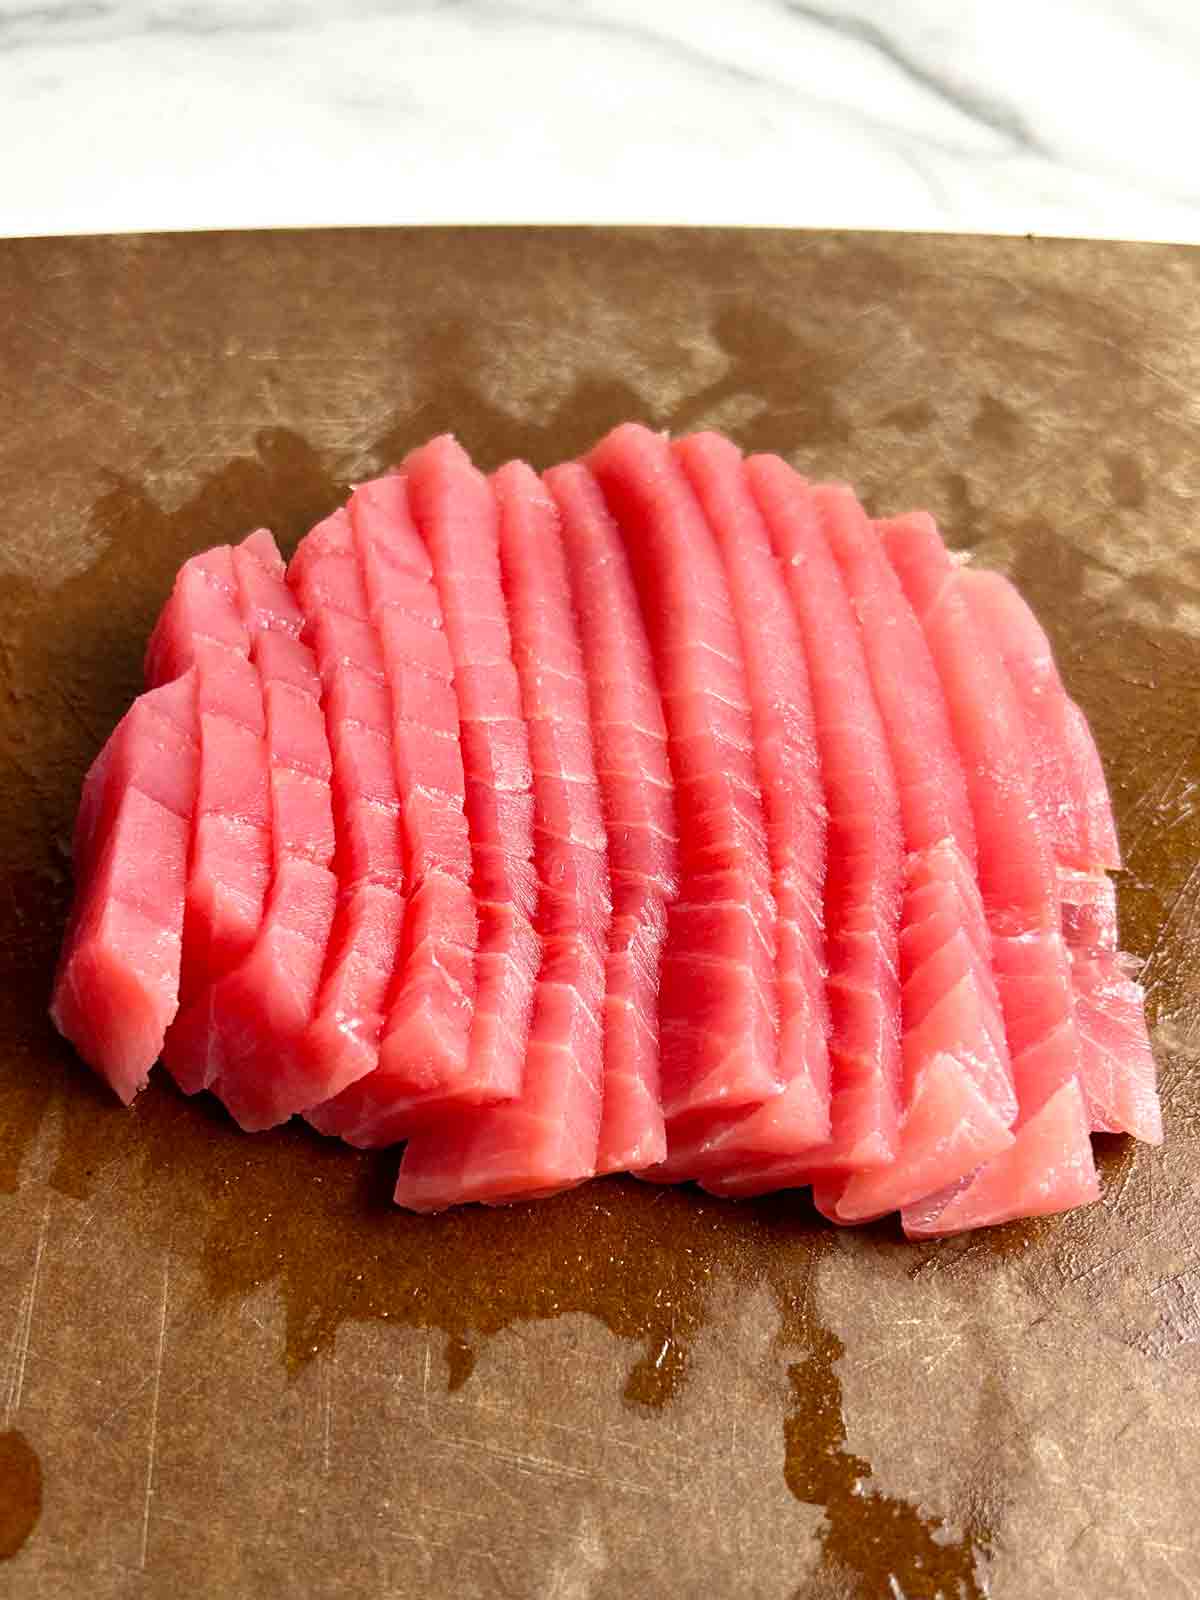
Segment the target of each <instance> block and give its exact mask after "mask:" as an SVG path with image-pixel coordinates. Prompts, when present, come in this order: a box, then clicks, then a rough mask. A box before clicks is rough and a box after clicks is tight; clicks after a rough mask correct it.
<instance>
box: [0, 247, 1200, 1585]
mask: <svg viewBox="0 0 1200 1600" xmlns="http://www.w3.org/2000/svg"><path fill="white" fill-rule="evenodd" d="M1198 291H1200V253H1197V252H1194V251H1189V250H1185V249H1175V248H1157V247H1152V246H1135V245H1118V244H1098V243H1063V242H1057V243H1051V242H1046V241H1041V240H1025V239H1018V240H996V239H979V238H919V237H903V236H891V237H887V236H871V235H857V236H854V235H832V234H785V233H750V232H678V231H663V232H656V231H648V232H632V233H625V232H619V231H615V230H603V231H595V232H591V231H586V230H564V231H561V232H558V231H546V230H531V231H507V230H506V231H498V232H482V233H480V232H470V231H463V230H457V231H456V230H446V231H441V230H438V231H428V232H426V231H414V232H344V233H293V234H287V233H279V234H270V235H248V234H229V235H208V236H203V235H199V236H197V235H193V236H181V237H157V238H155V237H152V238H117V239H113V238H98V239H69V240H57V241H46V240H43V241H36V240H32V241H20V242H8V243H3V244H0V505H2V506H3V520H2V522H0V1594H3V1595H4V1596H6V1597H7V1596H11V1597H12V1600H33V1597H37V1600H43V1597H44V1600H50V1597H55V1600H57V1597H60V1596H75V1595H87V1596H89V1597H92V1596H95V1597H108V1596H126V1595H129V1596H139V1597H146V1600H159V1597H164V1600H168V1597H169V1600H175V1597H176V1596H179V1595H183V1594H186V1595H201V1594H203V1595H210V1594H211V1595H221V1596H229V1597H243V1596H245V1597H256V1600H259V1597H261V1600H269V1597H274V1596H284V1595H287V1596H293V1595H321V1596H325V1595H328V1596H372V1597H374V1596H380V1597H383V1596H387V1597H394V1600H409V1597H413V1600H416V1597H425V1596H454V1597H459V1596H463V1597H471V1596H480V1597H483V1596H489V1597H490V1596H499V1595H503V1596H515V1597H520V1600H525V1597H530V1600H610V1597H611V1600H617V1597H624V1596H640V1597H645V1600H657V1597H663V1600H666V1597H674V1596H681V1595H682V1596H687V1595H699V1594H713V1595H730V1596H737V1597H738V1600H752V1597H761V1600H783V1597H785V1596H809V1595H811V1596H816V1597H825V1596H828V1597H842V1596H858V1595H868V1596H875V1595H879V1596H885V1597H901V1596H906V1597H908V1600H916V1597H919V1596H931V1595H934V1594H938V1593H940V1594H944V1595H947V1596H954V1595H963V1596H979V1595H990V1596H994V1597H996V1600H1036V1597H1041V1596H1046V1597H1051V1596H1054V1597H1057V1596H1062V1595H1076V1594H1078V1595H1086V1596H1088V1597H1090V1600H1103V1597H1107V1596H1141V1595H1146V1596H1151V1595H1152V1596H1155V1597H1156V1600H1164V1597H1174V1596H1180V1597H1182V1596H1188V1595H1193V1594H1196V1593H1197V1592H1200V1519H1197V1517H1196V1514H1195V1509H1194V1508H1195V1502H1196V1487H1195V1476H1196V1473H1195V1463H1196V1460H1197V1456H1198V1450H1200V1337H1198V1336H1200V1255H1198V1250H1197V1219H1198V1214H1200V1194H1198V1189H1200V1078H1198V1077H1197V1076H1196V1074H1195V1073H1194V1071H1193V1066H1194V1063H1195V1058H1196V1051H1197V1049H1198V1048H1200V1009H1198V1002H1200V978H1198V976H1197V971H1196V952H1197V931H1196V930H1197V915H1198V905H1200V866H1198V859H1200V858H1198V847H1200V814H1198V812H1197V806H1198V803H1200V451H1198V448H1197V447H1198V445H1200V326H1198V324H1200V292H1198ZM628 417H636V418H641V419H644V420H646V421H648V422H651V423H654V424H656V425H659V426H663V427H671V428H674V429H683V428H690V427H694V426H698V425H701V424H711V425H715V426H718V427H721V428H724V429H726V430H727V431H728V432H730V433H731V434H732V435H733V436H734V437H735V438H736V439H738V440H739V442H741V443H742V444H744V445H745V446H747V447H756V448H764V447H765V448H772V449H778V450H781V451H783V452H784V453H786V454H787V455H789V456H790V457H791V458H792V459H793V460H794V461H795V462H796V463H797V464H798V465H801V466H802V467H803V468H804V470H806V471H807V472H809V473H811V474H816V475H840V476H845V477H848V478H849V479H850V480H851V481H853V482H854V483H855V484H857V485H858V487H859V488H860V490H861V491H862V493H863V495H864V497H865V499H866V500H867V503H868V505H869V506H870V507H871V509H872V510H874V511H875V512H877V513H882V512H885V511H896V510H901V509H904V508H907V507H910V506H913V505H928V506H930V507H931V508H932V509H933V510H934V511H935V512H936V513H937V514H938V515H939V517H940V518H941V519H942V520H943V522H944V524H945V526H946V527H947V529H948V531H949V534H950V536H951V538H952V539H953V541H954V542H956V543H958V544H960V545H962V546H964V547H967V548H970V549H973V550H975V551H976V552H978V555H979V558H980V559H981V560H983V561H986V562H988V563H991V564H995V565H997V566H999V567H1002V568H1003V569H1005V570H1006V571H1009V572H1011V573H1013V574H1014V575H1015V576H1016V578H1017V579H1018V580H1019V582H1020V583H1021V585H1022V586H1023V588H1024V589H1025V592H1026V593H1027V594H1028V595H1029V596H1030V598H1031V599H1032V600H1033V602H1034V603H1035V605H1036V606H1037V607H1038V609H1039V611H1040V613H1041V615H1042V616H1043V618H1044V619H1045V621H1046V624H1047V626H1048V628H1049V629H1050V632H1051V634H1052V636H1053V638H1054V641H1055V643H1056V645H1057V647H1058V649H1059V652H1060V659H1061V662H1062V666H1063V669H1064V673H1065V676H1066V678H1067V680H1068V682H1069V685H1070V687H1071V688H1072V690H1073V691H1074V693H1075V694H1076V695H1077V696H1078V698H1079V699H1080V701H1081V702H1082V704H1083V706H1084V708H1085V710H1086V711H1087V712H1088V714H1089V715H1090V716H1091V717H1092V719H1093V722H1094V725H1095V727H1096V729H1097V731H1098V735H1099V740H1100V744H1101V747H1102V750H1103V753H1104V756H1105V758H1106V762H1107V765H1108V770H1109V774H1110V778H1111V780H1112V783H1113V787H1114V792H1115V798H1116V804H1117V808H1118V812H1119V817H1120V822H1121V825H1122V831H1123V837H1124V842H1125V848H1126V851H1127V856H1128V867H1129V870H1128V873H1127V874H1126V876H1125V878H1124V880H1123V883H1122V890H1121V912H1122V923H1123V931H1124V937H1125V942H1126V943H1127V945H1128V947H1129V948H1130V949H1131V950H1133V951H1134V952H1135V953H1136V954H1137V955H1139V956H1142V957H1144V958H1145V959H1146V967H1145V979H1146V982H1147V984H1148V987H1149V991H1150V998H1151V1006H1152V1010H1153V1019H1154V1026H1155V1039H1156V1045H1157V1049H1158V1052H1159V1060H1160V1066H1161V1072H1162V1081H1163V1090H1164V1099H1165V1109H1166V1120H1167V1130H1168V1132H1167V1144H1166V1147H1165V1148H1164V1149H1163V1150H1162V1151H1159V1152H1151V1151H1147V1150H1144V1149H1139V1148H1135V1147H1134V1146H1133V1145H1132V1144H1131V1143H1129V1142H1128V1141H1125V1140H1118V1139H1108V1140H1104V1141H1100V1143H1101V1144H1102V1149H1101V1150H1100V1156H1099V1159H1100V1166H1101V1169H1102V1174H1103V1178H1104V1198H1103V1201H1102V1203H1101V1204H1100V1205H1098V1206H1095V1207H1093V1208H1091V1209H1090V1210H1088V1211H1085V1212H1082V1213H1079V1214H1077V1215H1074V1216H1069V1217H1066V1218H1063V1219H1054V1220H1048V1221H1042V1222H1036V1223H1028V1224H1023V1225H1017V1226H1011V1227H1007V1228H1003V1229H999V1230H995V1231H993V1232H990V1233H987V1234H984V1235H979V1236H976V1237H972V1238H966V1239H960V1240H956V1241H953V1242H950V1243H946V1244H940V1245H924V1246H914V1245H907V1244H905V1243H904V1242H903V1241H902V1240H901V1238H900V1236H899V1233H898V1229H897V1228H896V1227H895V1225H894V1224H892V1223H885V1224H880V1225H878V1226H876V1227H873V1228H868V1229H864V1230H859V1231H856V1232H835V1231H834V1230H832V1229H830V1228H829V1227H827V1226H826V1224H824V1223H823V1222H822V1221H821V1220H820V1219H819V1218H817V1217H816V1216H815V1215H814V1213H813V1212H812V1211H811V1209H810V1207H809V1206H808V1204H807V1202H806V1201H805V1200H804V1199H802V1198H799V1197H795V1196H787V1197H782V1198H778V1199H775V1200H772V1201H770V1202H763V1203H760V1204H753V1205H744V1206H741V1207H738V1206H734V1205H723V1204H719V1203H717V1202H715V1201H713V1200H711V1199H706V1198H704V1197H703V1196H701V1195H699V1194H697V1193H695V1192H693V1191H690V1190H675V1191H666V1190H664V1191H659V1190H655V1189H651V1188H649V1187H646V1186H642V1185H639V1184H637V1183H635V1182H632V1181H629V1180H609V1181H606V1182H603V1183H597V1184H593V1185H591V1186H589V1187H588V1188H586V1189H584V1190H583V1191H581V1192H578V1193H576V1194H573V1195H570V1196H567V1197H564V1198H562V1199H560V1200H557V1201H555V1202H552V1203H549V1204H545V1205H539V1206H530V1207H525V1208H519V1209H516V1210H514V1211H511V1212H499V1213H488V1212H481V1211H472V1212H468V1213H464V1214H457V1215H452V1216H448V1217H444V1218H441V1219H432V1220H431V1219H420V1218H415V1217H411V1216H405V1215H402V1214H399V1213H396V1212H395V1211H393V1209H392V1208H391V1207H390V1206H389V1204H388V1188H389V1179H390V1175H391V1171H392V1167H393V1159H389V1158H387V1157H365V1156H360V1155H357V1154H354V1153H352V1152H350V1151H348V1150H346V1149H342V1148H340V1147H338V1146H336V1145H334V1144H332V1143H328V1142H325V1141H322V1140H320V1139H318V1138H316V1137H315V1136H313V1135H311V1134H310V1133H308V1132H306V1131H305V1130H304V1129H303V1128H299V1127H295V1128H289V1129H286V1130H282V1131H279V1132H277V1133H275V1134H271V1135H268V1136H259V1137H255V1138H249V1137H245V1136H242V1135H239V1134H238V1133H237V1132H236V1131H235V1130H234V1129H233V1128H232V1127H231V1126H230V1125H229V1124H228V1122H227V1121H226V1120H225V1119H224V1117H223V1116H222V1115H221V1114H220V1112H219V1110H218V1108H217V1107H216V1106H215V1105H213V1104H211V1103H208V1102H207V1101H206V1100H201V1101H197V1102H189V1101H187V1100H185V1099H184V1098H182V1097H181V1096H180V1095H179V1094H177V1093H176V1092H174V1091H173V1090H172V1088H171V1086H170V1084H169V1083H167V1082H166V1081H165V1080H164V1079H163V1078H162V1077H161V1076H159V1077H156V1080H155V1081H154V1083H153V1084H152V1086H151V1088H150V1089H149V1090H148V1091H147V1092H146V1093H145V1094H144V1095H143V1096H142V1097H141V1099H140V1100H139V1101H138V1102H137V1104H136V1106H135V1107H134V1109H133V1110H132V1111H124V1110H122V1109H121V1108H120V1107H119V1106H117V1104H116V1103H115V1102H114V1101H113V1100H112V1099H111V1098H110V1097H109V1096H108V1095H107V1094H106V1093H105V1092H104V1091H103V1090H102V1089H101V1087H100V1086H99V1085H98V1084H97V1083H96V1082H95V1081H94V1080H93V1079H92V1077H91V1076H90V1075H89V1074H88V1073H87V1072H86V1071H85V1070H84V1069H83V1068H82V1067H81V1066H80V1065H79V1063H78V1062H77V1061H76V1060H75V1059H74V1058H73V1056H72V1054H71V1052H70V1050H69V1049H68V1048H67V1047H66V1046H64V1045H63V1044H62V1043H61V1042H60V1041H58V1040H57V1039H56V1037H55V1035H54V1034H53V1032H52V1030H51V1028H50V1025H49V1023H48V1021H47V1020H46V1015H45V1008H46V1001H47V992H48V987H49V982H50V976H51V970H52V963H53V960H54V956H55V951H56V947H57V943H58V939H59V934H60V930H61V925H62V920H63V915H64V910H65V907H66V904H67V899H68V894H69V871H68V837H69V830H70V826H71V821H72V816H73V811H74V807H75V803H76V798H77V795H78V790H79V783H80V779H81V777H82V774H83V772H84V770H85V768H86V766H87V763H88V762H89V760H90V759H91V757H92V756H93V755H94V754H95V752H96V750H97V749H98V748H99V746H100V745H101V743H102V741H103V740H104V738H105V737H106V735H107V733H108V731H109V730H110V728H111V727H112V724H113V723H114V721H115V720H116V718H117V716H118V715H119V713H120V712H121V710H122V709H123V707H124V706H125V704H126V702H127V701H128V699H129V697H130V696H131V695H133V694H134V693H135V692H136V690H137V689H138V687H139V663H140V657H141V650H142V645H143V641H144V639H145V636H146V633H147V630H148V628H149V626H150V624H151V622H152V620H153V618H154V616H155V613H156V611H157V609H158V607H159V605H160V604H161V602H162V600H163V598H164V596H165V594H166V593H167V589H168V586H169V583H170V580H171V576H172V573H173V572H174V570H175V568H176V566H177V565H178V563H179V562H180V561H181V560H182V559H183V558H184V557H185V556H186V555H188V554H189V553H190V552H192V551H195V550H198V549H200V548H202V547H204V546H206V545H209V544H212V543H215V542H218V541H224V540H228V539H231V538H236V537H238V536H239V535H240V534H242V533H243V532H244V531H246V530H248V529H249V528H250V527H252V526H254V525H255V524H258V523H262V522H266V523H268V524H270V525H271V526H273V527H274V528H275V529H276V530H277V532H278V533H279V534H280V536H281V539H282V540H283V542H284V543H285V545H288V546H290V545H291V544H292V543H293V542H294V541H295V539H296V538H297V537H298V536H299V535H300V533H301V532H302V531H303V530H304V528H305V527H306V526H307V525H308V524H310V523H311V522H313V521H314V520H316V519H317V518H318V517H320V516H321V515H323V514H324V513H325V512H327V511H328V510H330V508H331V507H333V506H334V505H335V504H336V503H337V501H338V500H339V498H340V497H341V496H342V495H343V493H344V491H345V486H346V484H347V483H348V482H350V481H352V480H354V479H356V478H361V477H362V476H364V475H367V474H369V473H371V472H373V471H375V470H377V469H379V468H382V467H383V466H385V465H387V464H388V463H389V462H391V461H393V460H395V459H396V458H398V457H399V456H401V455H402V454H403V453H404V451H405V450H406V449H407V448H408V447H409V446H410V445H413V444H415V443H417V442H418V441H419V440H422V439H424V438H425V437H427V436H428V435H429V434H431V433H434V432H436V431H438V430H441V429H444V428H452V429H454V430H455V431H456V432H458V433H459V435H460V437H461V438H462V439H463V441H464V442H465V443H466V445H467V446H468V447H469V448H470V449H471V450H472V451H473V452H474V453H475V454H476V456H477V459H478V460H479V461H480V463H481V464H482V465H484V466H486V467H491V466H494V465H496V464H497V463H499V462H500V461H501V460H502V459H504V458H506V457H508V456H511V455H523V456H525V457H527V458H528V459H529V460H531V461H532V462H533V463H534V464H535V465H537V466H544V465H547V464H549V463H550V462H552V461H554V460H556V459H558V458H560V457H563V456H566V455H570V454H572V453H573V452H576V451H578V450H580V449H581V448H582V447H584V446H586V445H587V444H588V443H589V442H591V441H592V440H593V439H594V438H595V437H596V436H597V435H598V434H600V433H601V432H602V431H603V430H604V429H606V428H608V427H609V426H610V425H611V424H613V423H615V422H618V421H620V420H622V419H624V418H628Z"/></svg>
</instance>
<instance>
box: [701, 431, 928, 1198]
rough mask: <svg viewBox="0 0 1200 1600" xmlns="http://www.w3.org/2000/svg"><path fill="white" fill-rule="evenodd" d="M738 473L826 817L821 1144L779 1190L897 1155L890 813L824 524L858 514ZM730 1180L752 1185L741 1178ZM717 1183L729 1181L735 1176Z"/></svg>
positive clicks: (870, 705) (836, 500) (895, 841)
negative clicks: (826, 1073) (762, 546)
mask: <svg viewBox="0 0 1200 1600" xmlns="http://www.w3.org/2000/svg"><path fill="white" fill-rule="evenodd" d="M746 474H747V478H748V481H749V484H750V488H751V492H752V493H753V495H754V498H755V500H756V502H757V504H758V507H759V510H760V511H761V513H762V516H763V520H764V521H765V523H766V526H767V529H768V531H769V533H770V537H771V544H772V548H773V549H774V552H775V555H776V557H777V559H778V560H779V562H780V565H781V570H782V572H783V575H784V578H785V580H786V582H787V585H788V591H789V594H790V596H791V600H792V605H793V606H794V608H795V612H796V617H797V619H798V621H799V624H800V631H801V636H802V638H803V640H804V647H805V657H806V660H807V665H808V673H809V682H810V685H811V690H812V700H813V709H814V716H815V725H816V738H817V747H818V750H819V752H820V757H821V774H822V779H823V782H824V787H825V796H826V805H827V807H828V813H829V862H828V869H827V875H826V882H825V932H826V962H827V966H828V971H829V980H828V992H829V1004H830V1015H831V1025H832V1033H831V1038H830V1060H831V1063H832V1103H831V1119H832V1130H833V1131H832V1139H831V1141H830V1143H829V1145H828V1146H826V1147H824V1148H822V1149H819V1150H817V1151H814V1152H812V1153H811V1154H810V1155H809V1156H807V1157H803V1156H802V1157H801V1158H800V1162H799V1165H798V1166H797V1167H796V1168H795V1170H794V1171H793V1172H792V1173H791V1174H790V1175H787V1174H785V1173H783V1172H780V1171H779V1169H778V1168H777V1167H776V1168H773V1169H771V1170H772V1171H773V1174H774V1175H775V1176H777V1177H780V1178H781V1179H782V1178H783V1177H785V1176H788V1178H789V1181H791V1182H800V1183H803V1182H808V1181H811V1180H812V1179H814V1178H818V1179H819V1178H821V1177H828V1176H830V1175H832V1174H834V1173H838V1172H852V1171H856V1170H858V1169H860V1168H865V1167H873V1166H881V1165H884V1164H885V1163H887V1162H889V1161H890V1160H892V1159H893V1157H894V1155H895V1152H896V1141H897V1137H898V1133H899V1115H900V1089H901V1052H900V1029H899V1016H900V991H899V971H898V955H899V950H898V939H899V918H900V896H901V881H902V869H903V855H902V841H901V822H900V806H899V797H898V793H897V788H896V778H895V773H894V769H893V766H892V761H891V757H890V755H889V753H888V748H887V740H886V736H885V733H884V729H883V725H882V722H881V720H880V716H879V711H878V708H877V706H876V703H875V697H874V692H873V689H872V686H871V679H870V674H869V670H868V666H867V662H866V658H865V656H864V653H863V646H862V640H861V638H860V636H859V633H858V630H857V626H856V623H855V620H854V616H853V613H852V611H851V607H850V602H849V598H848V596H847V593H846V589H845V585H844V583H843V582H842V578H841V575H840V573H839V572H838V569H837V565H836V563H835V561H834V559H833V555H832V553H831V549H830V545H829V540H828V525H829V524H830V523H831V522H832V521H834V520H836V519H840V518H843V517H850V518H855V517H858V516H861V515H862V513H861V510H860V509H859V508H858V506H857V503H856V502H855V501H854V500H853V497H852V496H850V495H849V494H848V492H846V493H841V492H839V491H836V490H832V491H828V492H823V493H822V495H821V496H816V495H814V493H813V492H812V490H811V489H810V488H809V486H808V485H807V484H806V483H805V482H804V480H803V479H802V478H800V477H799V476H798V475H797V474H796V473H795V472H793V471H792V469H791V468H790V467H789V466H788V465H787V464H786V463H785V462H784V461H782V460H780V459H779V457H777V456H752V457H751V458H750V459H749V460H748V461H747V463H746ZM740 1176H741V1177H743V1178H745V1180H746V1181H749V1182H754V1181H755V1174H754V1172H753V1171H752V1170H750V1169H748V1170H747V1171H746V1172H745V1173H743V1174H741V1175H740ZM760 1176H761V1174H760ZM723 1177H725V1178H729V1179H730V1180H731V1181H735V1182H736V1181H738V1175H735V1174H733V1173H727V1174H724V1175H723ZM705 1181H706V1186H707V1183H708V1179H707V1178H706V1180H705ZM760 1192H761V1191H760Z"/></svg>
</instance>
